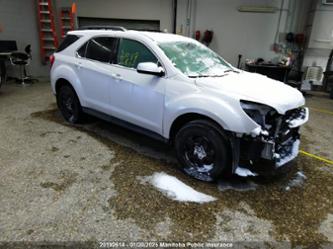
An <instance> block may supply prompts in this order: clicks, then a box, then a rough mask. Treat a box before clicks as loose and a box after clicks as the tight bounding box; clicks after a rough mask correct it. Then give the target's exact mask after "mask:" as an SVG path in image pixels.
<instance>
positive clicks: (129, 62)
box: [117, 39, 158, 68]
mask: <svg viewBox="0 0 333 249" xmlns="http://www.w3.org/2000/svg"><path fill="white" fill-rule="evenodd" d="M157 61H158V59H157V58H156V56H155V55H154V54H153V53H152V52H151V51H150V50H149V49H148V48H147V47H146V46H145V45H143V44H142V43H140V42H137V41H134V40H130V39H121V40H120V43H119V48H118V55H117V64H119V65H122V66H125V67H129V68H136V67H137V66H138V64H139V63H141V62H153V63H157Z"/></svg>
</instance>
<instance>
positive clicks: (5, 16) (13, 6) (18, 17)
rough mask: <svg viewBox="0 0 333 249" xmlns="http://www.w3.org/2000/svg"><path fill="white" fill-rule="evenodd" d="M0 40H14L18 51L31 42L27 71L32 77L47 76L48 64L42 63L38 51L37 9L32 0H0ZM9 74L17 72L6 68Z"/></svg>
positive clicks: (17, 71)
mask: <svg viewBox="0 0 333 249" xmlns="http://www.w3.org/2000/svg"><path fill="white" fill-rule="evenodd" d="M0 25H1V27H2V29H3V30H2V32H0V39H1V40H16V41H17V47H18V50H19V51H24V48H25V46H26V45H28V44H31V49H32V61H31V65H30V66H29V67H28V71H29V72H30V74H32V75H33V76H34V77H38V76H47V75H48V73H49V66H45V65H42V63H41V60H40V53H39V37H38V22H37V11H36V6H35V1H34V0H24V1H23V0H10V1H9V0H0ZM8 73H9V75H13V74H14V75H15V74H16V73H19V70H18V69H17V68H16V69H14V68H12V67H9V68H8Z"/></svg>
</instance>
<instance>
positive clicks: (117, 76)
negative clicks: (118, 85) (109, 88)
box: [111, 73, 123, 81]
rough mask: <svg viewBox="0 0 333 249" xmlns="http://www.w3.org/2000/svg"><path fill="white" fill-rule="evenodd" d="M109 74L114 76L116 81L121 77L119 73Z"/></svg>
mask: <svg viewBox="0 0 333 249" xmlns="http://www.w3.org/2000/svg"><path fill="white" fill-rule="evenodd" d="M111 76H112V78H114V79H116V80H118V81H119V80H122V79H123V77H122V76H121V75H120V74H119V73H115V74H112V75H111Z"/></svg>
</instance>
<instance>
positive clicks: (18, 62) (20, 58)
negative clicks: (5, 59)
mask: <svg viewBox="0 0 333 249" xmlns="http://www.w3.org/2000/svg"><path fill="white" fill-rule="evenodd" d="M9 59H10V62H11V64H12V65H13V66H18V67H19V68H20V78H18V79H17V81H18V82H19V83H21V85H26V83H27V80H28V79H29V77H27V75H26V69H25V67H26V66H27V65H29V64H30V58H29V55H28V54H26V53H23V52H12V53H11V54H10V57H9Z"/></svg>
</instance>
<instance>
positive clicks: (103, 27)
mask: <svg viewBox="0 0 333 249" xmlns="http://www.w3.org/2000/svg"><path fill="white" fill-rule="evenodd" d="M87 29H105V30H108V29H110V30H119V31H126V30H127V29H125V28H124V27H122V26H102V25H93V26H82V27H80V28H79V30H87Z"/></svg>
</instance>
